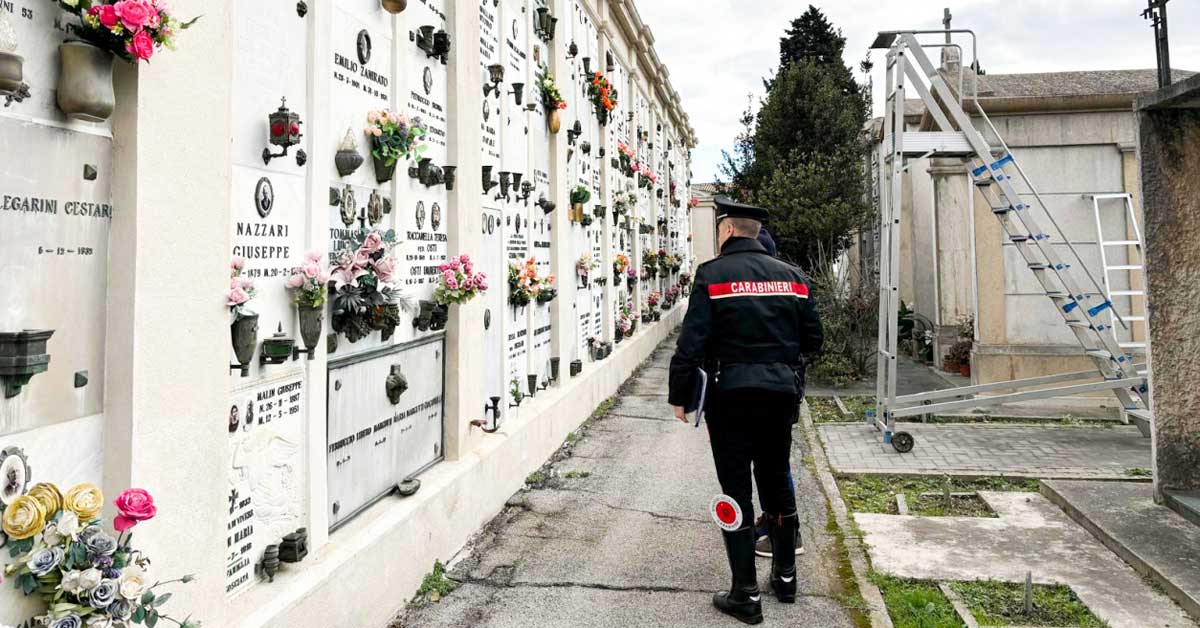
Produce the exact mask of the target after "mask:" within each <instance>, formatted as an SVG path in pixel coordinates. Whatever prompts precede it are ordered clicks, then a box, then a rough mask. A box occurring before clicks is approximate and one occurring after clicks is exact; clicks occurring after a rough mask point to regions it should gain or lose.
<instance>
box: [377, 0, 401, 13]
mask: <svg viewBox="0 0 1200 628" xmlns="http://www.w3.org/2000/svg"><path fill="white" fill-rule="evenodd" d="M380 4H382V5H383V10H384V11H387V12H388V13H403V12H404V10H405V9H407V8H408V0H381V2H380Z"/></svg>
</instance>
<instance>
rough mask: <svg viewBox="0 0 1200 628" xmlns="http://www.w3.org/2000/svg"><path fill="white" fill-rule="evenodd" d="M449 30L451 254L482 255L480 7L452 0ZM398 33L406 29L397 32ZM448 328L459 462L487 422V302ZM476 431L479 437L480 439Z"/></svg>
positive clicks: (450, 443)
mask: <svg viewBox="0 0 1200 628" xmlns="http://www.w3.org/2000/svg"><path fill="white" fill-rule="evenodd" d="M447 8H448V11H447V16H446V21H447V23H448V26H447V29H448V30H449V31H450V32H451V33H454V34H455V36H456V38H457V39H458V41H459V42H461V43H460V47H459V48H456V51H463V52H467V54H452V55H450V68H449V72H450V103H449V109H450V110H449V112H448V113H449V116H448V118H449V129H448V130H449V133H450V141H449V148H450V152H449V158H450V161H449V163H450V165H454V166H457V167H458V180H457V181H456V182H455V185H454V190H453V191H451V192H450V207H451V211H450V212H449V216H448V218H449V220H448V221H447V225H446V228H447V231H448V235H449V239H450V250H449V253H450V255H451V256H454V255H461V254H463V253H467V254H468V255H478V254H479V251H480V247H481V246H482V245H483V238H482V236H481V233H482V227H483V225H482V222H481V221H482V214H481V213H480V211H479V199H480V197H481V196H482V195H483V182H482V180H481V178H480V176H479V172H480V168H481V167H482V165H483V159H482V155H483V138H482V136H481V134H480V131H479V129H480V125H481V123H482V120H481V119H480V118H481V114H480V107H481V103H480V99H481V98H482V97H483V91H482V87H481V86H482V85H483V70H482V68H481V67H480V65H479V55H478V54H477V51H476V50H475V49H474V48H471V47H469V46H467V45H466V43H467V42H478V41H479V36H480V35H479V4H478V3H477V2H470V1H468V0H451V2H449V6H448V7H447ZM397 32H398V33H399V32H401V31H397ZM505 287H506V283H505V278H504V277H488V289H489V290H504V289H505ZM450 308H451V312H450V323H449V325H448V326H447V328H446V393H445V399H446V427H445V429H446V448H445V453H446V458H447V459H448V460H458V459H460V458H462V456H464V455H465V454H466V453H467V452H468V451H470V450H471V448H472V446H473V442H472V439H471V421H472V420H475V419H481V418H483V403H484V401H483V399H484V392H483V382H482V380H481V379H480V374H481V373H483V344H482V343H481V342H479V337H480V334H482V333H483V312H484V309H485V307H484V304H483V299H476V300H474V301H472V302H470V303H466V304H463V305H452V306H450ZM478 434H479V433H478V432H476V436H478Z"/></svg>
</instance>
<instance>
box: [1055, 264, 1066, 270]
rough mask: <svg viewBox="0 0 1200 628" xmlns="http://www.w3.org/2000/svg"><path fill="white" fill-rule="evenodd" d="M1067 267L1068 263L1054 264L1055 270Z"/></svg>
mask: <svg viewBox="0 0 1200 628" xmlns="http://www.w3.org/2000/svg"><path fill="white" fill-rule="evenodd" d="M1066 267H1067V265H1066V264H1055V265H1054V270H1062V269H1064V268H1066Z"/></svg>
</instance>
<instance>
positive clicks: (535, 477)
mask: <svg viewBox="0 0 1200 628" xmlns="http://www.w3.org/2000/svg"><path fill="white" fill-rule="evenodd" d="M545 481H546V472H545V471H542V470H541V469H538V470H537V471H534V472H533V473H530V474H529V475H527V476H525V483H526V484H534V485H536V484H541V483H543V482H545Z"/></svg>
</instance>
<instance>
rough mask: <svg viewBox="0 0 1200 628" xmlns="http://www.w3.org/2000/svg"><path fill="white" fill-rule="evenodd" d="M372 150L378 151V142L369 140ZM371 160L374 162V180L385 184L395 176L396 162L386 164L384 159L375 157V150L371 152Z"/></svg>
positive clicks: (386, 161)
mask: <svg viewBox="0 0 1200 628" xmlns="http://www.w3.org/2000/svg"><path fill="white" fill-rule="evenodd" d="M371 146H372V148H374V149H376V150H378V149H379V140H378V139H372V140H371ZM371 160H372V161H374V162H375V180H376V181H378V182H379V183H387V182H388V181H391V180H392V178H394V177H395V176H396V162H394V161H393V162H392V163H391V164H388V160H387V158H386V157H376V156H375V150H372V151H371Z"/></svg>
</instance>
